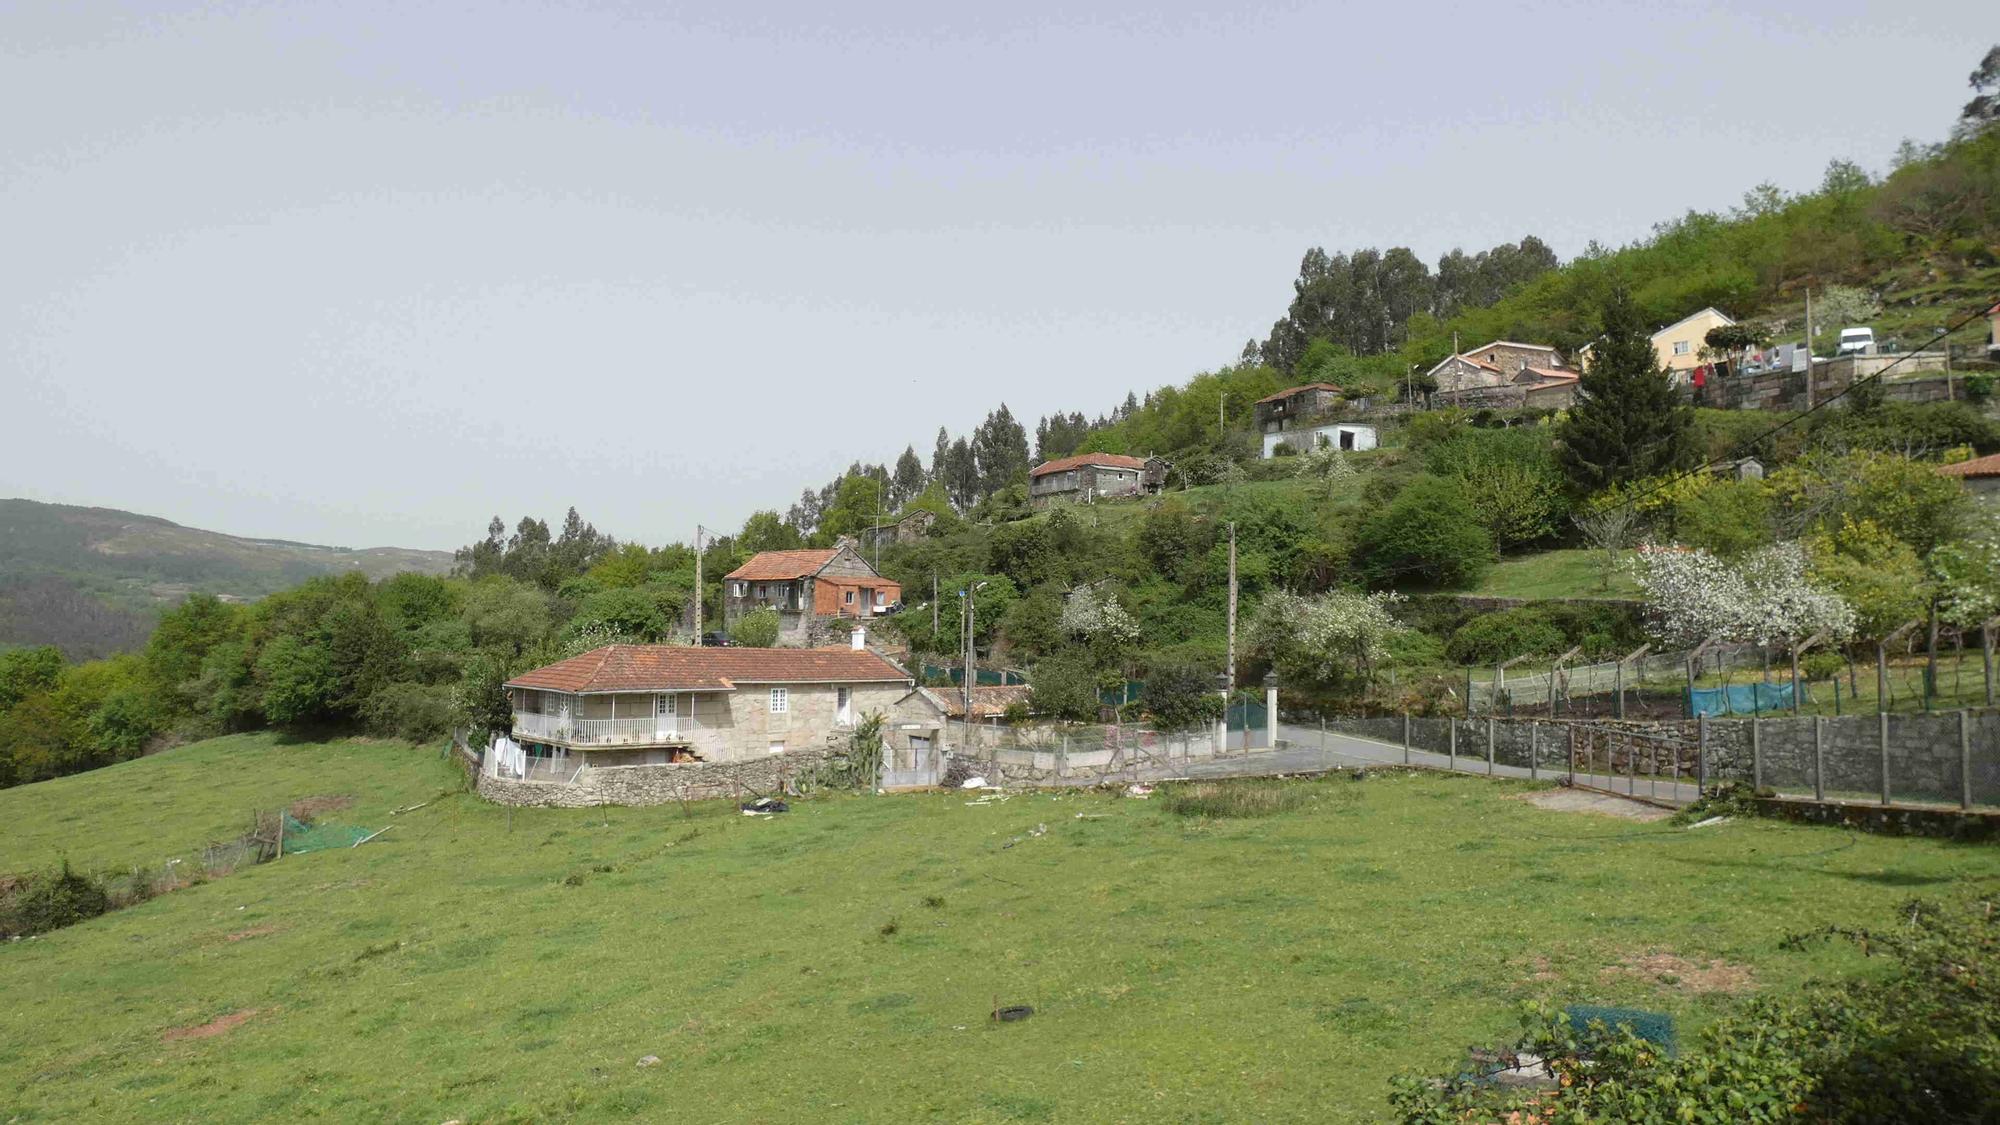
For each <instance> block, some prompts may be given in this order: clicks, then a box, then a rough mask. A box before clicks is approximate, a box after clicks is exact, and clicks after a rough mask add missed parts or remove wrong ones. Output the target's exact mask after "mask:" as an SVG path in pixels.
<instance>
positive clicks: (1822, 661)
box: [1799, 648, 1847, 680]
mask: <svg viewBox="0 0 2000 1125" xmlns="http://www.w3.org/2000/svg"><path fill="white" fill-rule="evenodd" d="M1845 671H1847V658H1846V657H1844V656H1842V655H1840V654H1839V653H1837V652H1835V651H1833V650H1832V649H1824V648H1823V649H1815V650H1814V651H1812V652H1808V653H1806V654H1805V655H1804V656H1801V657H1799V675H1800V676H1802V677H1804V678H1806V679H1808V680H1831V679H1834V678H1835V677H1837V676H1839V675H1840V674H1841V673H1842V672H1845Z"/></svg>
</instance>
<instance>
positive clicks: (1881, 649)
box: [1875, 641, 1889, 714]
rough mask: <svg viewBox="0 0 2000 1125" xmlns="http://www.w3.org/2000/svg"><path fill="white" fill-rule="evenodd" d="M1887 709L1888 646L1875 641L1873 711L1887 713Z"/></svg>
mask: <svg viewBox="0 0 2000 1125" xmlns="http://www.w3.org/2000/svg"><path fill="white" fill-rule="evenodd" d="M1888 710H1889V646H1888V645H1885V644H1883V643H1882V642H1881V641H1876V642H1875V711H1876V713H1877V714H1887V713H1888Z"/></svg>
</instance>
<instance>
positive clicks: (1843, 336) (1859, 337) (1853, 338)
mask: <svg viewBox="0 0 2000 1125" xmlns="http://www.w3.org/2000/svg"><path fill="white" fill-rule="evenodd" d="M1833 354H1835V355H1874V354H1875V330H1874V329H1873V328H1843V329H1841V330H1840V349H1839V350H1838V351H1836V352H1834V353H1833Z"/></svg>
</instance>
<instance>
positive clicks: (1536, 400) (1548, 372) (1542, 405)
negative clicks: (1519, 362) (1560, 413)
mask: <svg viewBox="0 0 2000 1125" xmlns="http://www.w3.org/2000/svg"><path fill="white" fill-rule="evenodd" d="M1577 379H1578V376H1577V373H1576V372H1574V371H1562V370H1558V369H1556V368H1552V367H1524V368H1522V369H1521V370H1520V371H1519V372H1518V373H1517V374H1516V375H1515V376H1514V382H1513V385H1514V386H1516V387H1519V388H1520V390H1521V405H1522V406H1524V407H1529V408H1532V409H1536V410H1566V409H1568V408H1569V407H1570V406H1571V405H1572V404H1574V403H1575V402H1576V384H1577Z"/></svg>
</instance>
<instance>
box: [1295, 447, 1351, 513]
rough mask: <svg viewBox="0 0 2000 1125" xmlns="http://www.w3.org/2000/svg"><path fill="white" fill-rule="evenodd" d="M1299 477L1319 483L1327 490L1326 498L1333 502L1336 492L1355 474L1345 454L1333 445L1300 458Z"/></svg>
mask: <svg viewBox="0 0 2000 1125" xmlns="http://www.w3.org/2000/svg"><path fill="white" fill-rule="evenodd" d="M1297 475H1298V476H1302V477H1310V478H1312V479H1314V480H1317V481H1319V482H1320V485H1321V486H1322V487H1323V488H1324V489H1325V490H1326V498H1327V499H1329V500H1331V499H1333V494H1334V492H1335V490H1337V489H1338V488H1339V487H1340V486H1341V485H1343V484H1345V483H1347V482H1348V481H1350V480H1353V479H1354V475H1355V473H1354V466H1353V465H1352V464H1349V463H1348V460H1347V456H1346V455H1345V454H1343V453H1341V451H1340V450H1338V449H1336V448H1334V447H1333V446H1331V445H1320V446H1315V447H1314V448H1312V449H1310V450H1308V451H1306V454H1305V455H1304V456H1303V457H1300V458H1299V467H1298V472H1297Z"/></svg>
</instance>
